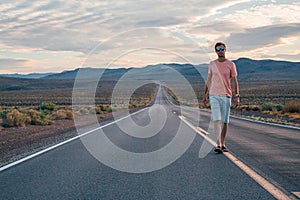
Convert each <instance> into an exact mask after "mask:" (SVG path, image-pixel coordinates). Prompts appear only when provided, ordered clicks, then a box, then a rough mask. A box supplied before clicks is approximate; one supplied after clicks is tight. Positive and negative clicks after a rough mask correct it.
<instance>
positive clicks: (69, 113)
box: [66, 110, 74, 120]
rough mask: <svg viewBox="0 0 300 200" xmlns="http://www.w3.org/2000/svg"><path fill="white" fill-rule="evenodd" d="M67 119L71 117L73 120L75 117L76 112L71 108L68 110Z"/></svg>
mask: <svg viewBox="0 0 300 200" xmlns="http://www.w3.org/2000/svg"><path fill="white" fill-rule="evenodd" d="M66 115H67V117H66V119H70V120H73V119H74V114H73V112H72V111H71V110H66Z"/></svg>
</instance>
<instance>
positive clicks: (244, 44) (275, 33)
mask: <svg viewBox="0 0 300 200" xmlns="http://www.w3.org/2000/svg"><path fill="white" fill-rule="evenodd" d="M295 35H299V36H300V23H293V24H283V25H271V26H264V27H258V28H251V29H246V30H245V31H244V32H237V33H232V34H230V36H229V37H228V38H227V39H226V43H229V44H230V45H231V46H234V49H233V51H240V50H244V51H245V50H253V49H257V48H262V47H267V46H274V45H278V44H280V43H281V40H280V39H281V38H284V37H288V36H295Z"/></svg>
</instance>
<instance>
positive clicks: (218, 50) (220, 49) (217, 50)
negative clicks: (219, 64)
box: [216, 47, 225, 52]
mask: <svg viewBox="0 0 300 200" xmlns="http://www.w3.org/2000/svg"><path fill="white" fill-rule="evenodd" d="M224 50H225V48H223V47H221V48H216V52H220V51H224Z"/></svg>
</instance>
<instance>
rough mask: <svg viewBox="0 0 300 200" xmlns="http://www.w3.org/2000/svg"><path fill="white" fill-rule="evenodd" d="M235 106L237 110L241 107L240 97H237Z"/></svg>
mask: <svg viewBox="0 0 300 200" xmlns="http://www.w3.org/2000/svg"><path fill="white" fill-rule="evenodd" d="M234 105H235V108H237V107H238V106H239V105H240V97H235V100H234Z"/></svg>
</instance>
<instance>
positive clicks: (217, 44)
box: [215, 42, 226, 50]
mask: <svg viewBox="0 0 300 200" xmlns="http://www.w3.org/2000/svg"><path fill="white" fill-rule="evenodd" d="M221 45H223V46H224V47H225V49H226V45H225V44H224V43H223V42H217V43H216V45H215V50H216V48H217V46H221Z"/></svg>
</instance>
